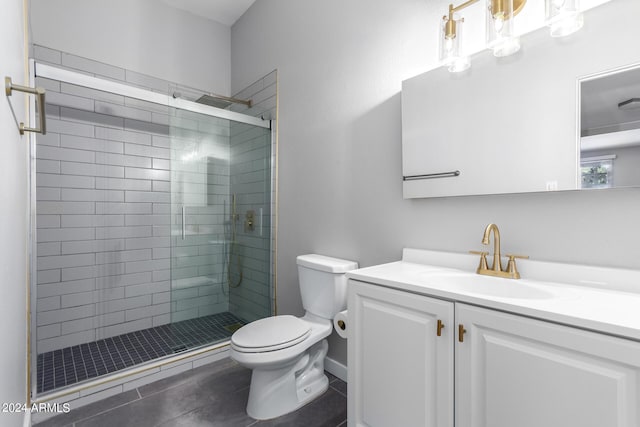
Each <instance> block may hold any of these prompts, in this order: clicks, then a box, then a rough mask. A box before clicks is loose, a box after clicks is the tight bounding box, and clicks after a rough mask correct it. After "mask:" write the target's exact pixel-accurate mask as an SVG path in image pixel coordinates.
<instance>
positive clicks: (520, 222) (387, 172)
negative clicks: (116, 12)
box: [231, 0, 640, 363]
mask: <svg viewBox="0 0 640 427" xmlns="http://www.w3.org/2000/svg"><path fill="white" fill-rule="evenodd" d="M614 4H615V5H616V7H620V8H621V9H622V8H624V9H625V10H627V12H624V13H622V14H621V15H626V16H638V13H639V11H638V7H639V6H640V5H638V4H637V1H635V0H614ZM447 5H448V2H446V1H439V2H424V1H415V0H399V1H394V2H389V1H385V0H373V1H365V0H356V1H351V2H340V1H335V0H330V1H328V2H299V1H296V0H288V1H287V0H283V1H277V2H275V1H271V2H270V1H258V2H256V3H255V4H254V5H253V6H252V7H251V8H250V9H249V11H248V12H247V13H246V14H245V15H244V16H243V17H242V18H241V19H240V20H239V21H238V22H237V23H236V24H235V25H234V26H233V28H232V37H231V45H232V49H231V61H232V70H234V73H233V74H232V90H234V88H238V87H244V86H245V85H246V84H247V83H248V82H250V81H251V79H252V78H253V77H252V76H253V75H262V74H264V73H266V72H268V71H269V70H271V69H273V68H277V69H278V72H279V81H280V85H279V117H280V120H279V165H280V166H279V177H278V180H279V226H278V260H277V268H278V283H277V286H278V307H279V312H280V313H293V314H301V313H302V304H301V301H300V294H299V290H298V284H297V271H296V264H295V257H296V255H298V254H303V253H309V252H318V253H321V254H327V255H333V256H337V257H343V258H347V259H354V260H357V261H359V262H360V265H361V266H369V265H373V264H378V263H384V262H390V261H394V260H398V259H399V258H400V257H401V250H402V248H403V247H417V248H429V249H438V250H449V251H459V252H465V251H467V250H470V249H475V250H477V249H479V248H480V246H481V245H480V239H481V237H482V231H483V229H484V227H485V226H486V225H487V224H488V223H490V222H495V223H497V224H498V225H499V226H500V229H501V231H502V246H503V249H504V250H506V251H509V252H514V253H522V254H527V255H530V256H531V258H533V259H538V260H552V261H559V262H570V263H585V264H593V265H607V266H617V267H628V268H639V267H640V257H639V256H638V254H639V252H638V250H637V247H638V243H637V242H638V241H640V226H638V225H637V220H636V217H637V212H639V211H640V197H639V196H640V189H620V190H607V191H584V192H578V191H574V192H562V193H536V194H514V195H496V196H477V197H458V198H438V199H415V200H404V199H403V198H402V181H401V176H402V172H401V125H400V118H401V116H400V88H401V82H402V80H404V79H406V78H409V77H412V76H414V75H416V74H419V73H421V72H424V71H426V70H428V69H430V68H433V67H434V66H435V65H436V62H435V61H436V58H437V46H438V45H437V43H438V41H437V31H436V27H435V25H433V26H429V25H426V24H425V23H428V22H432V23H435V22H436V21H437V20H438V19H440V18H438V16H440V17H441V15H442V13H443V11H445V10H446V7H447ZM596 10H597V9H596ZM588 25H589V22H588V21H587V22H586V24H585V30H587V31H588ZM625 42H627V43H632V41H631V40H626V41H625ZM630 48H632V47H631V46H630ZM523 49H526V46H524V47H523ZM514 137H517V135H514ZM603 209H604V210H606V212H607V214H606V215H603V214H602V210H603ZM329 352H330V356H331V357H334V358H335V359H337V360H339V361H341V362H343V363H346V341H344V340H339V339H336V338H335V337H334V338H332V339H331V341H330V350H329Z"/></svg>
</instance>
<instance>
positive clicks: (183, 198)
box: [32, 63, 273, 393]
mask: <svg viewBox="0 0 640 427" xmlns="http://www.w3.org/2000/svg"><path fill="white" fill-rule="evenodd" d="M103 65H104V64H103ZM35 70H36V71H35V73H36V83H37V84H38V85H39V86H45V87H46V89H47V103H46V106H45V111H46V115H47V121H48V133H47V135H44V136H39V137H38V138H37V143H36V146H34V147H33V150H34V152H33V153H32V154H33V157H34V159H35V161H34V166H35V168H34V169H35V185H34V189H33V190H34V191H33V193H34V194H35V197H32V205H33V207H34V209H32V213H33V214H34V218H35V221H34V222H35V227H36V228H35V233H34V243H35V245H34V252H35V253H34V254H33V255H34V257H33V258H34V259H36V260H37V261H36V265H34V266H33V268H32V270H33V271H34V272H37V273H36V278H37V279H36V280H37V285H35V286H32V292H33V293H34V294H35V295H34V296H32V299H33V300H34V301H35V304H34V307H33V310H32V311H33V313H34V314H35V316H33V317H34V322H33V326H34V327H33V330H34V332H35V333H34V334H33V335H32V336H33V338H32V351H34V352H35V353H36V354H37V356H36V355H34V357H33V359H34V360H33V363H34V365H35V366H34V367H33V371H34V374H35V375H33V376H34V377H35V378H34V381H35V384H34V389H36V390H37V392H38V393H46V392H51V391H57V390H59V389H60V388H63V387H68V386H70V385H74V384H77V383H79V382H82V381H85V380H89V379H92V378H96V377H98V376H101V375H106V374H110V373H113V372H117V371H119V370H122V369H125V368H129V367H132V366H136V365H138V364H140V363H145V362H148V361H151V360H155V359H158V358H162V357H166V356H170V355H174V354H177V353H180V352H185V351H189V350H192V349H195V348H201V347H203V346H209V345H212V344H216V343H221V342H225V341H227V340H228V338H229V337H230V335H231V334H232V333H233V331H235V330H236V329H237V328H238V327H240V326H242V325H243V324H244V323H246V322H249V321H252V320H255V319H259V318H262V317H266V316H269V315H271V314H272V300H273V289H272V280H271V277H272V271H271V266H272V264H273V263H272V249H271V248H272V233H271V224H272V201H271V194H272V153H271V127H270V121H269V120H263V119H261V118H256V117H253V116H250V115H247V114H241V113H238V112H234V111H230V110H229V109H227V110H223V109H219V108H213V107H211V106H209V105H203V104H201V103H197V102H194V101H195V100H196V99H197V97H194V98H193V100H194V101H190V100H189V98H188V96H182V95H181V96H179V97H174V96H171V95H173V94H170V93H169V92H170V91H168V92H165V93H159V91H158V90H157V89H156V91H153V90H149V89H148V88H145V87H141V86H145V85H138V86H134V85H132V84H131V82H129V81H127V78H128V77H129V76H130V75H133V74H132V73H131V72H128V73H127V74H126V75H125V78H124V79H123V81H118V80H117V79H114V78H113V76H109V77H110V78H109V79H105V78H102V77H101V76H100V75H97V76H91V75H87V74H86V73H78V72H77V71H75V70H68V69H64V68H62V67H59V66H52V65H48V64H45V63H38V64H36V68H35ZM83 71H92V70H83ZM147 79H149V81H151V79H152V78H150V77H147ZM138 80H140V78H138ZM156 80H158V79H155V80H154V81H153V82H154V83H157V82H156ZM165 84H166V83H165ZM183 91H184V88H183ZM209 101H210V99H209ZM231 108H233V105H231Z"/></svg>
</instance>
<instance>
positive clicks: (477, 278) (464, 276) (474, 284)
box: [421, 270, 555, 299]
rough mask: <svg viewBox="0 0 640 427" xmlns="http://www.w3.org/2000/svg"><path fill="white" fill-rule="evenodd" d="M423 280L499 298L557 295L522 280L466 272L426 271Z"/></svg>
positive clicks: (456, 289) (533, 297)
mask: <svg viewBox="0 0 640 427" xmlns="http://www.w3.org/2000/svg"><path fill="white" fill-rule="evenodd" d="M421 278H423V279H424V280H426V281H428V282H429V283H432V284H437V285H440V286H446V287H447V289H449V290H452V291H462V292H465V293H474V294H479V295H487V296H492V297H498V298H516V299H549V298H553V297H554V296H555V295H554V294H553V293H552V292H549V291H547V290H545V289H540V288H539V287H537V286H532V285H530V284H527V283H526V282H523V281H521V280H514V279H502V278H498V277H489V276H482V275H479V274H472V273H466V272H464V271H455V270H450V271H440V272H435V271H426V272H424V273H423V274H422V275H421Z"/></svg>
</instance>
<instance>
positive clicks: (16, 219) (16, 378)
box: [0, 0, 30, 427]
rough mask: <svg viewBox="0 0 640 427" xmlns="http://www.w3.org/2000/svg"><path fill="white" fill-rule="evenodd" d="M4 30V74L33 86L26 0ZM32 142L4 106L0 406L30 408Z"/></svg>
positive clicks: (11, 8) (7, 9)
mask: <svg viewBox="0 0 640 427" xmlns="http://www.w3.org/2000/svg"><path fill="white" fill-rule="evenodd" d="M2 17H3V20H5V22H3V24H2V25H1V26H0V64H2V73H3V77H4V76H9V77H11V78H12V81H13V82H14V83H16V84H25V82H28V75H27V70H26V67H25V62H24V60H25V57H26V52H25V51H24V36H23V22H24V20H23V14H22V1H21V0H8V1H4V2H3V3H2ZM10 101H11V105H12V106H13V110H14V111H15V114H16V116H17V117H18V118H19V120H21V121H25V123H28V122H29V120H28V119H26V117H25V97H24V96H23V94H21V93H19V92H15V93H14V95H12V96H11V98H10ZM29 138H30V136H29V135H28V134H27V135H24V136H22V137H21V136H20V134H19V133H18V128H17V125H16V122H15V120H14V117H13V115H12V112H11V108H10V106H9V103H8V102H7V100H6V99H3V100H2V102H0V141H2V145H3V147H2V156H0V179H1V180H2V188H1V189H0V200H2V206H3V209H2V212H1V213H0V236H2V239H0V277H1V279H0V284H1V285H2V298H0V337H2V340H3V343H4V345H3V349H2V355H1V356H0V378H2V380H1V381H0V402H2V403H12V402H13V403H21V402H22V403H24V402H26V398H27V363H26V362H27V356H26V355H27V345H26V344H27V340H26V335H27V334H26V332H27V321H26V316H25V307H26V301H25V297H26V295H27V288H28V286H27V275H26V272H27V269H28V259H27V241H28V240H27V239H28V220H27V219H28V206H29V199H28V195H29V189H28V185H27V179H28V176H29V173H28V170H29V169H28V167H27V165H28V158H29ZM27 416H28V414H25V413H23V412H20V411H16V412H13V413H1V414H0V424H2V425H3V426H7V427H13V426H22V425H23V417H27Z"/></svg>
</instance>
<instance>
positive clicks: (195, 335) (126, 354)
mask: <svg viewBox="0 0 640 427" xmlns="http://www.w3.org/2000/svg"><path fill="white" fill-rule="evenodd" d="M244 323H245V322H244V321H243V320H241V319H239V318H238V317H236V316H234V315H233V314H231V313H228V312H225V313H218V314H212V315H210V316H205V317H200V318H197V319H190V320H183V321H181V322H176V323H172V324H167V325H162V326H156V327H154V328H149V329H143V330H141V331H136V332H130V333H128V334H124V335H118V336H115V337H111V338H105V339H101V340H98V341H94V342H90V343H87V344H80V345H75V346H72V347H67V348H63V349H60V350H54V351H50V352H48V353H43V354H39V355H38V393H43V392H47V391H52V390H56V389H58V388H61V387H65V386H68V385H71V384H75V383H78V382H80V381H84V380H87V379H90V378H95V377H99V376H100V375H104V374H108V373H112V372H116V371H119V370H121V369H125V368H129V367H131V366H135V365H138V364H140V363H144V362H147V361H149V360H154V359H158V358H160V357H163V356H167V355H171V354H176V353H180V352H183V351H186V350H190V349H193V348H196V347H200V346H202V345H205V344H209V343H214V342H216V341H221V340H224V339H227V338H229V337H230V336H231V334H233V332H234V331H235V329H237V327H238V324H240V325H243V324H244Z"/></svg>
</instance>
